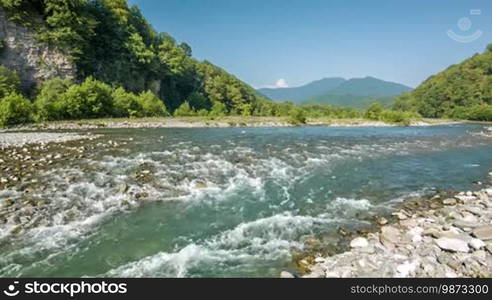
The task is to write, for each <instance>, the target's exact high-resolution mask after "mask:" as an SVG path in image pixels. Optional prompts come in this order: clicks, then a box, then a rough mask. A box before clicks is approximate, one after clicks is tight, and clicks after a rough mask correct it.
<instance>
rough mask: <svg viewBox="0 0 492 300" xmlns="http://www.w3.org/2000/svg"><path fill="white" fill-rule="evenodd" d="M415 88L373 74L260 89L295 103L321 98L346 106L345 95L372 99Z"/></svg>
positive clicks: (327, 102) (318, 100) (277, 97)
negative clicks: (296, 85)
mask: <svg viewBox="0 0 492 300" xmlns="http://www.w3.org/2000/svg"><path fill="white" fill-rule="evenodd" d="M411 90H412V88H411V87H409V86H405V85H403V84H400V83H396V82H391V81H385V80H381V79H378V78H375V77H372V76H366V77H360V78H350V79H344V78H341V77H328V78H323V79H320V80H316V81H313V82H310V83H308V84H306V85H303V86H300V87H293V88H278V89H271V88H262V89H257V91H258V92H259V93H261V94H263V95H265V96H266V97H268V98H270V99H272V100H274V101H293V102H294V103H306V102H317V103H323V104H331V105H338V106H343V104H344V103H343V101H342V100H343V99H348V100H362V99H363V100H368V99H370V98H388V97H395V96H397V95H399V94H401V93H403V92H409V91H411ZM352 98H353V99H352ZM332 99H333V100H332ZM348 102H350V103H349V105H347V106H350V107H355V106H359V105H357V102H358V101H348ZM354 102H355V103H354ZM385 102H388V101H385Z"/></svg>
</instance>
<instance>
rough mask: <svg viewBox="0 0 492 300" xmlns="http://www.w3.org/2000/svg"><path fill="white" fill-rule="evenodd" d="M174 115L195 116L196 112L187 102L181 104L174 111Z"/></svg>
mask: <svg viewBox="0 0 492 300" xmlns="http://www.w3.org/2000/svg"><path fill="white" fill-rule="evenodd" d="M174 116H175V117H192V116H196V112H195V111H194V110H193V109H192V108H191V107H190V104H189V103H188V102H185V103H183V104H181V106H180V107H178V109H176V110H175V111H174Z"/></svg>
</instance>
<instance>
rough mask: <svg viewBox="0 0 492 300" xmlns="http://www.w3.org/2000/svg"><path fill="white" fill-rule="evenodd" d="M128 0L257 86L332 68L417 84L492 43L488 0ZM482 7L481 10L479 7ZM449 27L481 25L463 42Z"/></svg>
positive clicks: (161, 27)
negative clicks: (449, 33)
mask: <svg viewBox="0 0 492 300" xmlns="http://www.w3.org/2000/svg"><path fill="white" fill-rule="evenodd" d="M129 3H130V4H137V5H138V6H139V7H140V8H141V10H142V12H143V14H144V15H145V16H146V17H147V19H148V20H149V21H150V23H151V24H152V25H153V26H154V27H155V29H156V30H158V31H163V32H168V33H170V34H171V35H173V36H174V37H175V38H176V39H177V40H178V41H184V42H187V43H188V44H190V45H191V46H192V48H193V54H194V56H195V57H197V58H198V59H207V60H210V61H211V62H213V63H215V64H217V65H219V66H221V67H223V68H224V69H226V70H227V71H229V72H231V73H233V74H234V75H236V76H238V77H239V78H241V79H242V80H244V81H246V82H247V83H249V84H251V85H252V86H254V87H263V86H273V85H276V83H278V85H280V86H286V85H288V86H299V85H302V84H305V83H308V82H310V81H313V80H317V79H320V78H324V77H334V76H340V77H345V78H351V77H364V76H374V77H378V78H381V79H384V80H390V81H396V82H400V83H403V84H407V85H409V86H412V87H415V86H417V85H418V84H419V83H420V82H422V81H423V80H425V79H426V78H427V77H428V76H430V75H432V74H434V73H436V72H439V71H441V70H443V69H445V68H446V67H448V66H449V65H451V64H454V63H457V62H460V61H462V60H463V59H465V58H467V57H469V56H471V55H473V54H474V53H477V52H482V51H483V50H484V48H485V47H486V45H487V44H489V43H492V1H490V0H432V1H429V0H412V1H401V0H392V1H389V0H388V1H383V0H365V1H363V0H345V1H344V0H304V1H302V0H130V1H129ZM477 9H479V10H480V14H478V12H477V11H475V12H471V10H477ZM463 18H468V19H463ZM460 19H461V23H460V25H461V27H459V26H458V21H459V20H460ZM448 30H453V32H454V33H455V34H459V35H461V36H464V37H470V36H471V37H473V36H474V35H473V34H477V33H476V32H477V31H478V30H480V31H481V32H482V35H481V36H480V37H479V38H478V39H476V40H474V41H473V42H468V43H462V42H457V41H455V40H453V39H451V38H450V37H449V36H448V35H447V33H446V32H447V31H448ZM282 80H283V81H282Z"/></svg>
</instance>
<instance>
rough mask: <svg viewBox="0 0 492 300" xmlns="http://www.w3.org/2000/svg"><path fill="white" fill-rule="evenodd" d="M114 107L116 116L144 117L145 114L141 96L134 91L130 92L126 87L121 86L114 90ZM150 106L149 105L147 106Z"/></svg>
mask: <svg viewBox="0 0 492 300" xmlns="http://www.w3.org/2000/svg"><path fill="white" fill-rule="evenodd" d="M112 97H113V107H114V113H113V115H114V116H115V117H142V116H144V115H145V113H144V110H143V107H142V105H141V104H140V101H144V100H140V101H139V97H138V96H137V95H135V94H133V93H128V92H127V91H125V89H124V88H122V87H119V88H117V89H116V90H114V91H113V94H112ZM147 108H148V107H147Z"/></svg>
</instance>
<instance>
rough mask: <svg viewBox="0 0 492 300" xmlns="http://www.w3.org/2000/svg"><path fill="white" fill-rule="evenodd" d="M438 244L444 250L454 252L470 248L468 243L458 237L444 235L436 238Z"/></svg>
mask: <svg viewBox="0 0 492 300" xmlns="http://www.w3.org/2000/svg"><path fill="white" fill-rule="evenodd" d="M436 244H437V246H439V248H441V249H443V250H448V251H453V252H468V251H470V248H468V243H467V242H465V241H463V240H460V239H456V238H448V237H442V238H439V239H437V240H436Z"/></svg>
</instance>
